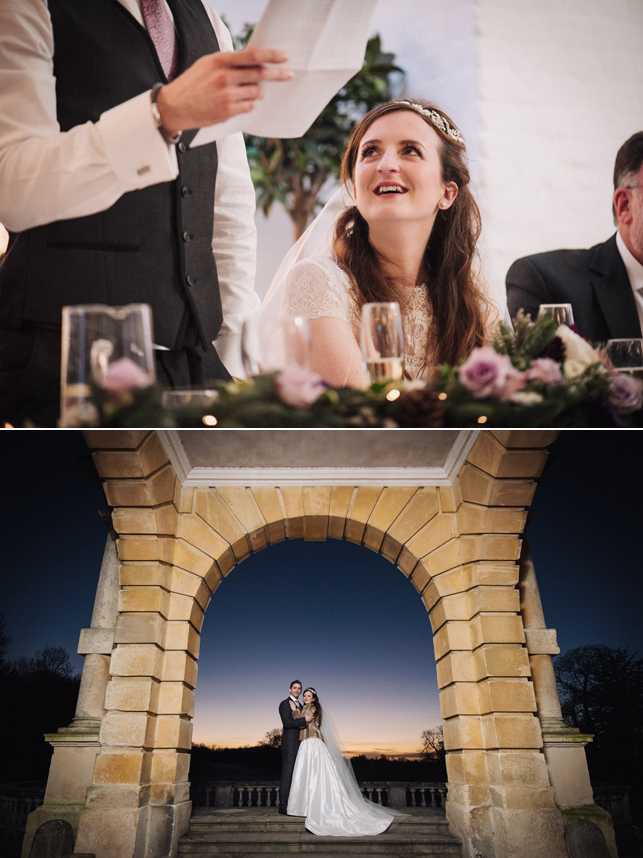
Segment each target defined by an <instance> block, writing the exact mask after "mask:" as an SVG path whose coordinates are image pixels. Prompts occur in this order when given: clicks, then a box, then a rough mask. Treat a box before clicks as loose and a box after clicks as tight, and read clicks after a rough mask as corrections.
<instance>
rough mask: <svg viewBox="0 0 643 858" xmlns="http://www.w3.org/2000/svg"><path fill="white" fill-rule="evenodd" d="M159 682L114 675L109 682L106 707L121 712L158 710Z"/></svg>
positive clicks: (106, 692)
mask: <svg viewBox="0 0 643 858" xmlns="http://www.w3.org/2000/svg"><path fill="white" fill-rule="evenodd" d="M159 684H160V683H159V682H157V681H156V680H154V679H151V678H150V679H125V678H120V677H114V678H113V679H112V681H111V682H108V683H107V690H106V691H105V708H106V709H108V710H114V709H116V710H118V711H120V712H156V711H157V709H156V707H157V702H158V693H159Z"/></svg>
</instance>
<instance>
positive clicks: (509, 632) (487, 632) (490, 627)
mask: <svg viewBox="0 0 643 858" xmlns="http://www.w3.org/2000/svg"><path fill="white" fill-rule="evenodd" d="M471 632H472V640H473V645H474V647H479V646H480V645H481V644H493V643H498V644H502V643H524V641H525V633H524V630H523V626H522V617H521V616H519V615H517V614H478V615H477V616H475V617H474V618H473V619H472V620H471Z"/></svg>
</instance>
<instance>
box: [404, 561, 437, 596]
mask: <svg viewBox="0 0 643 858" xmlns="http://www.w3.org/2000/svg"><path fill="white" fill-rule="evenodd" d="M399 565H400V564H399V563H398V566H399ZM400 568H401V567H400ZM402 571H404V570H402ZM410 580H411V584H413V586H414V587H415V589H416V590H417V591H418V593H423V592H424V590H425V589H426V587H427V585H428V583H429V581H430V580H431V576H430V575H429V573H428V572H427V571H426V569H425V568H424V566H421V565H420V564H419V563H416V564H415V566H414V567H413V569H412V570H411V574H410Z"/></svg>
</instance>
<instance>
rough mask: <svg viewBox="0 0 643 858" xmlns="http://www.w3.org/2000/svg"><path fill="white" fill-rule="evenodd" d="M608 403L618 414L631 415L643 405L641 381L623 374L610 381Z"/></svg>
mask: <svg viewBox="0 0 643 858" xmlns="http://www.w3.org/2000/svg"><path fill="white" fill-rule="evenodd" d="M609 403H610V405H611V406H612V408H613V409H614V410H615V411H617V412H618V413H619V414H631V413H632V412H633V411H638V410H639V408H641V406H642V405H643V381H641V380H640V379H638V378H634V377H633V376H631V375H627V374H625V373H617V374H616V375H615V376H613V377H612V378H611V379H610V392H609Z"/></svg>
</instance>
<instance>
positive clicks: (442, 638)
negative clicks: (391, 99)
mask: <svg viewBox="0 0 643 858" xmlns="http://www.w3.org/2000/svg"><path fill="white" fill-rule="evenodd" d="M433 648H434V650H435V657H436V659H437V658H442V656H444V655H446V653H447V652H450V651H451V650H456V649H458V650H459V649H463V650H471V649H472V644H471V625H470V623H458V622H449V623H445V624H444V625H443V626H442V627H441V628H440V629H438V631H437V633H436V634H435V636H434V638H433Z"/></svg>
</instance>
